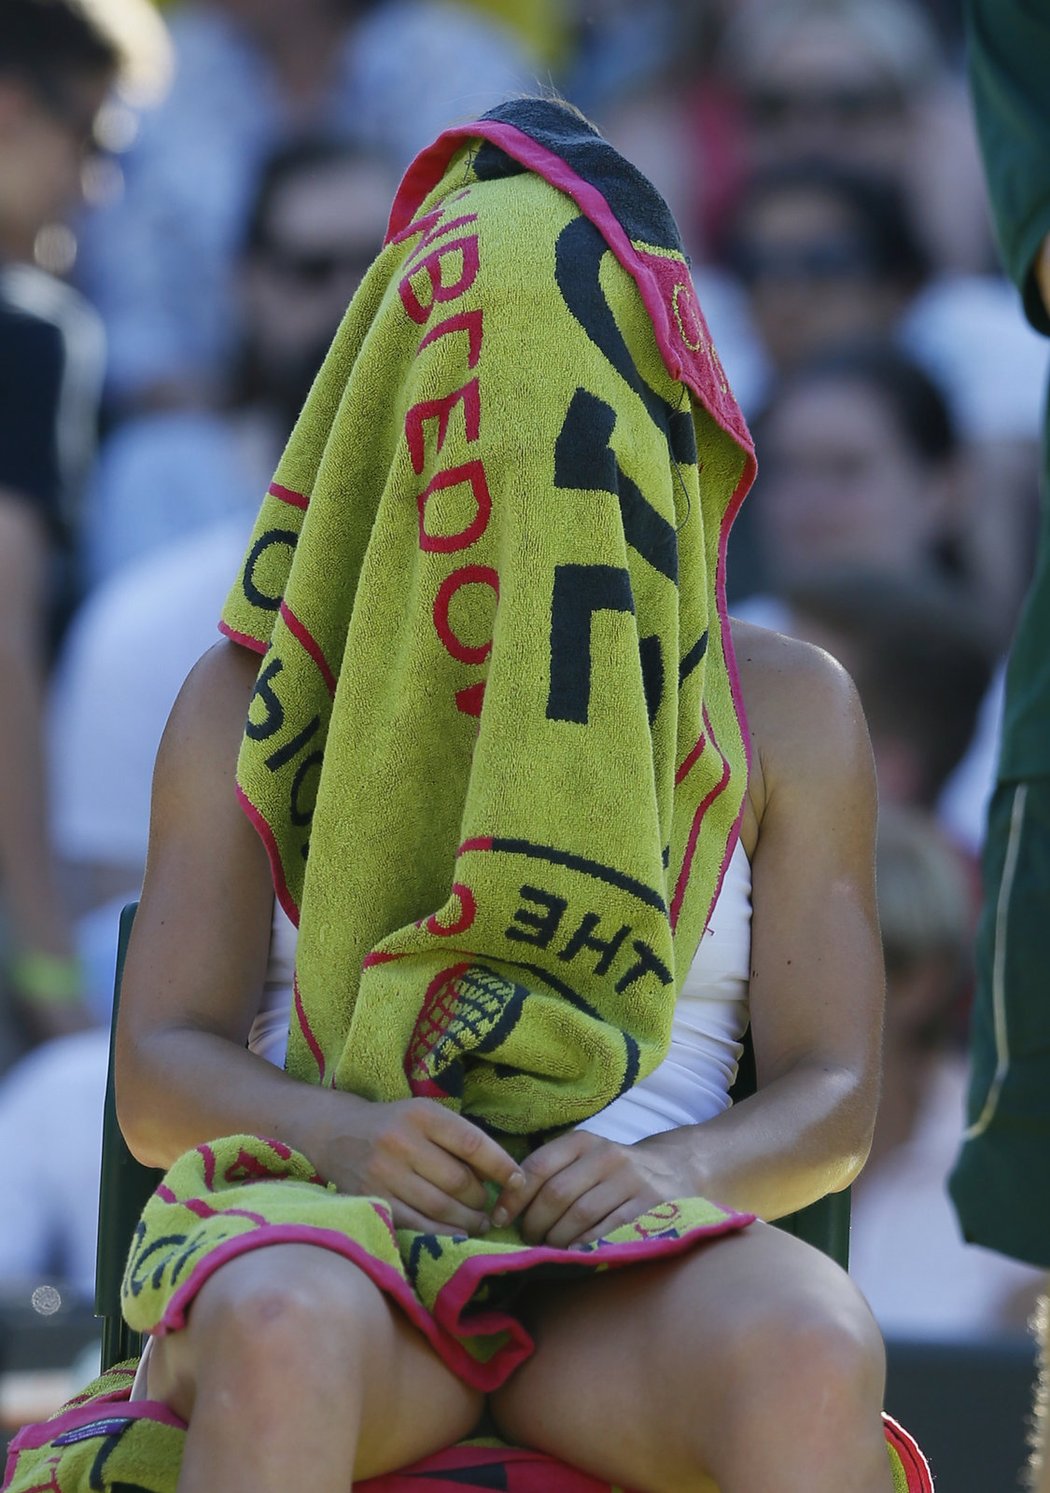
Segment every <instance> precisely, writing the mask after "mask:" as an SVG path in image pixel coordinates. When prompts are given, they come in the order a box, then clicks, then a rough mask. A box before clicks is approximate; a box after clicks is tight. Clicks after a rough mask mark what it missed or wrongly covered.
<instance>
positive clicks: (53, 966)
mask: <svg viewBox="0 0 1050 1493" xmlns="http://www.w3.org/2000/svg"><path fill="white" fill-rule="evenodd" d="M11 983H12V985H13V986H14V988H15V993H16V994H17V995H19V996H21V997H22V999H23V1000H26V1001H30V1002H33V1003H34V1004H39V1005H48V1006H51V1005H69V1004H71V1003H72V1002H73V1001H75V1000H78V999H79V998H80V988H81V971H80V961H79V959H75V958H72V959H68V958H64V957H63V956H62V955H60V954H44V953H41V952H40V951H39V950H30V951H29V952H28V953H25V954H19V955H18V956H17V958H15V959H14V960H13V961H12V963H11Z"/></svg>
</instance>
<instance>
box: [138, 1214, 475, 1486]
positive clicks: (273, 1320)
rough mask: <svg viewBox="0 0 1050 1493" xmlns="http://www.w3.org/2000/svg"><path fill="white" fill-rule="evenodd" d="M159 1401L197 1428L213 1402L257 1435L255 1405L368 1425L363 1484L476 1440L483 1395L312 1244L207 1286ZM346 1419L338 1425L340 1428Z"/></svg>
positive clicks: (170, 1347) (152, 1367) (161, 1348)
mask: <svg viewBox="0 0 1050 1493" xmlns="http://www.w3.org/2000/svg"><path fill="white" fill-rule="evenodd" d="M147 1393H148V1394H149V1397H150V1398H151V1399H158V1400H161V1401H163V1402H164V1403H166V1404H168V1405H170V1406H171V1407H172V1408H173V1409H175V1410H176V1412H177V1413H178V1414H180V1415H181V1416H183V1418H184V1419H186V1420H187V1421H189V1423H190V1426H191V1429H192V1426H193V1418H194V1413H195V1410H196V1408H197V1406H198V1405H199V1403H200V1401H201V1399H202V1398H203V1397H208V1398H209V1399H210V1400H211V1401H212V1409H214V1405H215V1402H216V1400H217V1399H219V1398H221V1399H222V1400H223V1401H225V1402H226V1403H228V1404H229V1406H230V1408H231V1412H233V1411H235V1412H236V1416H237V1423H238V1426H239V1427H246V1426H250V1424H251V1420H252V1416H251V1408H252V1407H251V1404H250V1403H249V1402H250V1401H251V1400H252V1399H254V1400H255V1401H256V1402H257V1405H258V1408H259V1410H260V1412H261V1414H262V1415H265V1412H266V1407H267V1405H269V1404H271V1403H273V1404H278V1405H281V1406H287V1405H288V1404H289V1403H295V1404H296V1405H297V1413H296V1417H295V1424H296V1427H297V1434H300V1435H301V1434H302V1433H303V1432H304V1431H305V1429H306V1428H305V1420H306V1418H308V1417H309V1416H310V1415H311V1414H312V1413H315V1414H316V1415H317V1418H318V1420H319V1422H320V1423H321V1424H322V1425H324V1424H327V1425H328V1426H329V1427H330V1426H332V1425H333V1424H334V1423H339V1424H341V1425H343V1426H347V1425H349V1426H352V1425H353V1421H354V1419H355V1417H359V1424H358V1427H357V1434H356V1436H351V1437H350V1439H351V1440H356V1454H355V1457H354V1469H353V1475H354V1479H355V1480H357V1479H359V1478H365V1477H374V1476H378V1475H379V1474H381V1473H384V1472H390V1471H393V1470H395V1469H397V1468H400V1467H405V1466H407V1465H409V1464H410V1463H412V1462H414V1461H416V1460H418V1458H420V1457H422V1456H426V1455H427V1454H428V1453H430V1452H434V1451H438V1450H440V1449H441V1448H443V1447H446V1446H448V1445H450V1444H451V1443H453V1442H455V1441H457V1440H460V1439H462V1438H463V1437H464V1436H467V1435H469V1434H470V1431H471V1430H472V1429H473V1427H474V1426H475V1424H476V1423H477V1420H478V1418H479V1415H480V1413H481V1410H482V1407H483V1397H482V1395H481V1394H480V1392H479V1391H477V1390H474V1389H471V1388H470V1387H469V1386H468V1385H466V1384H464V1383H463V1382H462V1380H460V1379H459V1378H457V1377H456V1375H455V1374H454V1373H453V1372H452V1370H451V1369H449V1368H448V1367H447V1366H446V1365H445V1364H444V1363H443V1361H442V1360H441V1359H440V1358H439V1356H438V1354H437V1353H436V1352H435V1351H434V1349H433V1348H432V1347H431V1346H430V1344H429V1343H428V1342H427V1340H426V1338H425V1337H424V1336H423V1334H422V1333H421V1332H419V1331H418V1329H417V1328H415V1327H413V1326H412V1324H411V1323H410V1322H409V1320H408V1319H407V1317H405V1315H404V1314H403V1313H402V1312H401V1310H400V1309H399V1308H398V1307H397V1306H396V1305H395V1304H394V1303H393V1302H392V1301H391V1300H390V1298H389V1297H388V1296H386V1295H385V1294H384V1293H383V1292H382V1291H381V1290H380V1289H379V1288H378V1286H376V1285H375V1284H374V1283H373V1282H372V1281H371V1280H370V1279H369V1278H368V1276H367V1275H366V1274H365V1273H364V1272H363V1271H362V1270H359V1269H358V1267H357V1266H356V1265H354V1264H353V1263H352V1262H351V1261H349V1260H347V1259H344V1258H343V1257H342V1256H341V1255H338V1254H336V1253H334V1252H333V1251H330V1250H326V1249H322V1248H318V1247H316V1246H312V1245H306V1244H277V1245H271V1246H268V1247H266V1248H263V1249H256V1250H253V1251H251V1252H249V1253H247V1254H243V1255H240V1256H236V1257H235V1258H234V1259H232V1260H230V1261H228V1262H227V1263H226V1264H225V1265H222V1266H220V1267H219V1269H218V1270H216V1272H215V1274H214V1275H212V1276H211V1277H210V1278H209V1279H208V1280H207V1281H205V1283H204V1284H203V1285H202V1287H201V1289H200V1291H199V1292H198V1294H197V1296H196V1297H195V1299H194V1302H193V1305H192V1306H191V1308H190V1311H189V1314H188V1319H187V1323H186V1327H185V1328H184V1329H183V1330H182V1331H179V1332H175V1333H172V1334H170V1335H169V1336H167V1337H163V1338H159V1339H157V1340H155V1342H154V1345H153V1353H152V1357H151V1360H150V1364H149V1371H148V1379H147ZM333 1415H334V1416H336V1417H338V1422H333V1420H332V1416H333Z"/></svg>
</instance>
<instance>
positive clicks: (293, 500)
mask: <svg viewBox="0 0 1050 1493" xmlns="http://www.w3.org/2000/svg"><path fill="white" fill-rule="evenodd" d="M698 448H699V455H698ZM752 472H753V457H752V452H751V445H750V440H749V438H748V436H747V433H746V428H745V426H744V424H743V421H742V419H741V417H740V415H739V413H738V411H737V408H736V406H735V404H734V402H733V400H732V397H731V395H730V394H729V391H728V388H727V386H726V383H725V379H724V377H723V375H722V373H721V370H720V368H719V365H718V363H717V360H716V358H715V356H714V353H713V351H712V349H711V344H710V339H709V336H708V334H707V330H706V327H705V325H704V323H703V319H702V317H701V315H700V311H699V307H698V306H697V303H696V299H695V295H694V292H693V290H692V285H691V281H690V276H689V272H688V268H687V265H686V262H685V259H684V257H683V254H682V250H681V246H680V243H679V239H678V235H677V230H676V228H675V225H674V222H673V220H672V218H671V216H670V214H669V212H668V210H667V208H666V206H665V205H664V203H663V202H662V200H661V199H660V198H659V197H658V196H657V195H656V193H655V192H654V190H653V188H652V187H651V186H650V185H649V184H648V183H647V182H646V181H645V179H644V178H642V177H641V176H640V175H639V174H638V173H637V172H636V171H635V170H634V169H633V168H631V167H629V166H628V165H627V164H626V162H624V161H623V160H622V159H621V158H620V157H619V156H617V155H616V153H615V152H614V151H613V150H612V148H611V147H610V146H609V145H608V144H607V143H606V142H605V141H603V140H602V139H601V137H600V136H598V135H597V134H596V133H595V132H594V131H593V130H592V129H591V128H590V127H589V126H587V125H586V124H585V123H584V122H583V121H582V120H581V119H579V118H578V117H577V116H576V115H575V114H574V113H573V112H571V111H570V110H568V109H566V108H565V107H563V106H560V105H556V104H553V103H548V102H545V101H521V102H516V103H512V104H508V105H504V106H501V107H500V108H498V109H496V110H494V111H492V113H490V114H488V115H486V116H485V117H484V119H482V120H481V121H479V122H476V123H473V124H471V125H469V126H465V127H463V128H461V129H453V130H450V131H448V132H447V133H446V134H444V135H443V136H441V138H440V139H439V140H438V142H437V143H436V144H435V145H434V146H433V147H431V149H430V150H428V151H426V152H424V154H423V155H422V156H421V157H419V158H418V159H417V160H416V162H415V163H414V164H413V166H412V167H411V168H410V170H409V172H408V174H407V176H406V178H405V181H404V182H403V184H402V187H401V189H400V191H399V193H398V196H397V198H396V201H395V203H394V207H393V212H392V217H391V224H390V230H389V234H388V239H387V244H386V247H385V249H384V251H383V252H382V254H381V255H380V257H379V259H378V260H377V262H376V263H375V265H374V266H373V268H372V270H371V271H370V273H369V275H368V276H367V278H366V279H365V281H364V284H363V285H362V287H361V289H360V290H359V292H358V294H357V296H356V297H355V299H354V301H353V304H352V305H351V307H350V309H349V312H348V314H347V316H346V318H345V320H344V322H343V324H342V327H341V328H340V330H339V332H338V334H337V336H336V339H335V342H334V344H333V347H332V349H331V352H330V354H329V356H328V358H327V360H326V362H325V364H324V366H323V368H322V370H321V372H320V374H319V376H318V379H317V381H316V383H315V385H314V388H313V390H312V392H311V394H310V396H309V399H308V401H307V403H306V406H305V408H304V411H303V414H302V416H301V418H300V420H299V422H298V424H297V426H296V428H295V431H294V433H293V435H292V437H291V440H290V442H289V444H288V447H287V449H286V451H285V454H284V456H283V457H282V459H281V462H280V465H279V467H278V470H277V474H276V480H275V481H274V483H273V485H272V486H271V488H270V492H269V495H268V496H267V498H266V500H265V501H264V503H263V507H262V510H261V513H260V515H259V520H258V524H257V526H256V529H255V532H254V535H253V538H252V541H251V545H250V548H249V552H248V556H247V560H246V563H245V565H244V569H243V572H242V574H241V576H240V578H239V580H238V581H237V583H236V585H235V586H234V589H233V591H232V593H231V595H230V597H229V600H228V602H227V605H226V608H225V611H224V613H223V621H222V626H223V628H224V630H225V631H226V632H227V634H228V635H229V636H230V637H231V638H234V639H236V640H237V641H238V642H241V643H243V644H246V645H247V646H248V647H250V648H253V649H255V650H257V651H258V652H259V653H260V654H261V655H262V665H261V668H260V672H259V678H258V683H257V686H256V691H255V695H254V698H253V701H252V704H251V708H250V713H249V720H248V724H247V729H246V734H245V738H244V743H243V748H242V751H241V756H240V761H239V765H238V783H239V791H240V794H241V797H242V801H243V804H244V807H245V809H246V811H247V812H248V814H249V815H250V816H251V818H252V820H253V822H254V823H255V825H256V826H257V828H258V830H259V832H260V834H261V835H262V837H263V839H264V841H265V842H266V844H267V846H268V848H269V851H270V855H271V859H272V864H273V874H274V881H275V885H276V888H277V892H278V895H279V897H280V899H281V902H282V904H283V905H284V907H285V909H286V911H287V912H288V914H289V916H290V917H291V918H292V920H293V922H294V923H296V924H297V926H298V928H299V941H298V950H297V959H296V989H295V996H294V1014H293V1020H292V1023H291V1040H290V1045H289V1052H288V1059H287V1067H288V1070H289V1071H290V1072H291V1073H293V1074H294V1075H295V1076H297V1077H299V1078H303V1079H305V1080H307V1081H308V1082H312V1083H321V1084H330V1085H333V1086H334V1087H336V1088H340V1089H348V1090H352V1091H353V1092H355V1093H358V1094H362V1095H364V1096H366V1097H368V1098H372V1099H380V1100H384V1099H386V1100H389V1099H398V1098H408V1097H409V1096H411V1095H426V1096H429V1097H432V1098H436V1099H440V1100H442V1101H443V1102H445V1103H448V1104H452V1105H454V1106H455V1107H456V1108H458V1109H461V1110H462V1112H463V1113H464V1114H466V1115H468V1116H469V1117H470V1118H472V1119H474V1120H476V1121H478V1122H479V1123H481V1124H483V1125H484V1126H485V1127H486V1128H487V1129H488V1130H489V1131H490V1132H492V1133H494V1134H497V1135H498V1136H499V1137H500V1138H501V1139H502V1140H503V1141H504V1143H505V1144H511V1145H513V1144H514V1140H515V1139H517V1140H518V1145H517V1149H518V1151H519V1152H520V1151H521V1150H522V1149H523V1147H524V1143H525V1141H526V1140H528V1139H535V1138H537V1137H540V1136H542V1135H544V1134H549V1133H550V1132H552V1131H556V1130H558V1129H562V1128H565V1127H567V1126H570V1125H573V1124H576V1123H578V1122H579V1121H581V1120H584V1119H587V1118H588V1117H590V1116H591V1115H593V1114H595V1113H596V1111H598V1110H600V1109H602V1108H603V1107H604V1106H605V1105H607V1104H609V1103H611V1102H612V1100H614V1099H615V1098H616V1097H617V1096H618V1095H619V1094H621V1093H623V1092H624V1090H625V1089H627V1088H629V1087H630V1086H631V1085H632V1084H633V1083H635V1081H636V1080H637V1079H638V1078H640V1077H643V1076H644V1075H646V1074H647V1073H649V1072H650V1071H651V1070H652V1069H653V1068H654V1067H655V1066H656V1064H657V1063H658V1062H659V1061H660V1059H661V1057H662V1056H663V1055H664V1053H665V1052H666V1049H667V1046H668V1043H669V1038H670V1030H671V1020H672V1014H673V1010H674V1005H675V999H676V995H677V991H678V987H679V986H680V984H681V981H682V978H683V977H684V974H685V972H686V970H687V969H688V967H689V964H690V961H691V960H692V958H693V955H694V953H695V950H696V947H697V944H698V941H699V938H700V935H701V932H702V930H703V927H704V925H705V923H706V921H707V918H708V916H709V913H710V910H711V907H712V904H713V901H714V898H715V895H716V892H717V889H718V885H719V882H720V879H721V876H722V872H723V869H724V867H725V865H726V862H727V860H728V857H729V853H730V850H731V848H732V843H733V841H734V839H735V836H736V832H737V823H738V819H739V815H740V811H741V806H742V803H743V796H744V789H745V785H746V780H747V748H746V734H745V731H744V729H743V721H742V712H741V708H740V703H739V694H738V690H737V689H736V683H735V672H734V667H733V658H732V649H731V644H730V640H729V633H728V627H727V625H726V623H725V609H724V600H723V596H722V568H723V560H724V547H725V541H726V537H727V534H728V529H729V524H730V521H731V518H732V516H733V513H734V512H735V510H736V508H737V506H738V505H739V503H740V500H741V499H742V497H743V494H744V492H745V490H746V488H747V486H748V485H749V483H750V481H751V476H752ZM512 1138H513V1139H512Z"/></svg>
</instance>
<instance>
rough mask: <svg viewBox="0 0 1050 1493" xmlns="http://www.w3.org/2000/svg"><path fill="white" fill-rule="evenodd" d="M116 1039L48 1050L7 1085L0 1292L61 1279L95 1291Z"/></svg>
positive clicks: (2, 1121) (3, 1094)
mask: <svg viewBox="0 0 1050 1493" xmlns="http://www.w3.org/2000/svg"><path fill="white" fill-rule="evenodd" d="M108 1053H109V1032H108V1031H105V1030H103V1029H102V1028H98V1029H97V1030H95V1031H87V1032H78V1033H77V1034H76V1035H75V1036H74V1035H71V1036H67V1037H62V1038H60V1039H58V1040H56V1041H54V1042H47V1043H45V1044H44V1045H43V1046H42V1047H38V1048H37V1049H36V1050H35V1051H33V1052H31V1053H30V1054H29V1055H28V1057H25V1058H23V1059H22V1061H21V1062H20V1063H18V1064H17V1066H16V1067H14V1068H12V1069H10V1070H9V1071H8V1072H7V1073H6V1074H4V1075H3V1077H2V1078H0V1146H3V1147H4V1148H5V1153H6V1154H7V1156H8V1158H9V1166H8V1167H7V1168H6V1171H7V1177H6V1181H5V1193H6V1197H7V1201H6V1202H5V1205H4V1210H3V1214H2V1216H0V1288H3V1289H4V1290H6V1291H9V1292H10V1291H15V1290H18V1289H19V1288H21V1287H26V1288H27V1289H26V1295H27V1296H28V1295H29V1294H30V1292H31V1290H32V1288H33V1287H34V1286H36V1285H37V1284H38V1283H39V1282H40V1280H41V1278H43V1279H48V1278H51V1279H56V1278H57V1279H58V1280H59V1281H60V1282H61V1283H62V1285H63V1286H64V1287H68V1288H69V1289H70V1290H71V1291H72V1293H73V1294H74V1295H75V1296H77V1297H79V1298H80V1300H82V1301H89V1300H90V1299H91V1297H92V1294H93V1291H94V1280H95V1241H96V1237H97V1233H98V1183H99V1166H100V1162H101V1158H102V1106H103V1100H104V1097H105V1091H106V1063H107V1059H108Z"/></svg>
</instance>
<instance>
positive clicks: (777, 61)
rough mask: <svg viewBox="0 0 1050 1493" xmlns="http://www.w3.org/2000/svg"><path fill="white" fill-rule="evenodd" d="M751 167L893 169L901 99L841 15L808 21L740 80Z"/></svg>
mask: <svg viewBox="0 0 1050 1493" xmlns="http://www.w3.org/2000/svg"><path fill="white" fill-rule="evenodd" d="M743 83H744V105H745V126H746V129H747V140H748V147H749V150H750V153H751V157H752V163H753V165H755V166H758V167H762V166H768V165H773V164H776V163H779V162H781V161H789V160H798V159H799V158H802V157H807V156H808V157H817V156H819V157H823V158H824V159H831V160H835V161H841V162H843V163H855V164H857V165H862V166H865V167H868V168H871V169H874V170H879V171H888V172H891V173H894V172H897V171H898V170H899V169H900V168H901V166H902V164H903V162H904V158H905V153H906V150H907V146H908V139H909V133H910V117H909V109H908V103H907V100H906V99H905V97H904V96H903V95H902V93H901V91H900V89H899V86H898V84H897V82H896V80H895V79H893V78H892V77H891V76H890V75H889V73H888V71H887V69H886V68H885V66H884V65H883V64H882V62H881V61H880V59H879V58H877V57H875V56H873V55H872V54H871V52H870V51H869V50H868V49H867V48H866V46H865V44H864V42H863V40H862V39H861V38H859V37H858V36H857V35H856V34H855V32H854V31H853V30H852V29H851V28H850V27H849V26H848V25H846V24H845V23H844V22H843V21H842V20H841V19H836V18H835V17H832V16H827V17H824V18H822V19H817V18H810V19H809V20H808V21H807V23H806V24H805V25H804V26H800V27H799V29H798V30H797V32H796V33H795V34H794V36H792V37H791V39H790V40H789V41H788V42H787V44H786V45H784V46H781V47H778V48H777V49H776V51H775V53H772V54H770V55H767V56H765V57H764V58H763V59H762V62H761V64H760V65H759V64H758V63H755V64H754V65H752V67H751V68H750V69H749V71H748V72H747V74H746V75H745V77H744V79H743Z"/></svg>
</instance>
